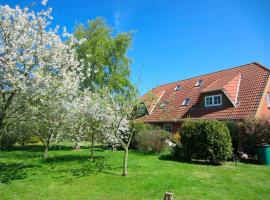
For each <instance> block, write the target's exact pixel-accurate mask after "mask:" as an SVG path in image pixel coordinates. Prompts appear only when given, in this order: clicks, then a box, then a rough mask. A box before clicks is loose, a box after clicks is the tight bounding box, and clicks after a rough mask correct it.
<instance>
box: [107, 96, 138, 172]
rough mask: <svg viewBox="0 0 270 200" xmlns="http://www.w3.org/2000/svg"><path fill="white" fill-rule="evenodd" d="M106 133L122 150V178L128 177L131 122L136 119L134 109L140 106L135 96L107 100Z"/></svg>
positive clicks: (131, 132) (113, 97)
mask: <svg viewBox="0 0 270 200" xmlns="http://www.w3.org/2000/svg"><path fill="white" fill-rule="evenodd" d="M108 99H109V100H108V111H107V112H108V114H107V118H108V119H107V129H106V130H107V131H106V132H105V134H107V135H108V136H107V137H106V138H109V139H110V141H111V140H115V141H117V142H118V143H119V144H120V145H121V146H122V148H123V149H124V152H125V153H124V159H123V174H122V175H123V176H127V175H128V170H127V167H128V151H129V145H130V142H131V139H132V137H133V133H134V131H133V120H134V119H135V118H136V108H137V107H138V106H140V105H141V104H140V103H139V101H138V99H137V98H136V95H135V93H134V95H133V96H132V95H131V96H123V95H115V96H111V97H110V98H108Z"/></svg>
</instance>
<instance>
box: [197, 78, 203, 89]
mask: <svg viewBox="0 0 270 200" xmlns="http://www.w3.org/2000/svg"><path fill="white" fill-rule="evenodd" d="M202 84H203V80H198V81H197V83H196V84H195V87H200V86H201V85H202Z"/></svg>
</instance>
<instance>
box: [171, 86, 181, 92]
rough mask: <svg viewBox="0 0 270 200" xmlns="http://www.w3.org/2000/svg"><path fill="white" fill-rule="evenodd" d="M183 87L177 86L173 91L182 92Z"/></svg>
mask: <svg viewBox="0 0 270 200" xmlns="http://www.w3.org/2000/svg"><path fill="white" fill-rule="evenodd" d="M181 88H182V87H181V85H177V86H175V88H174V89H173V91H179V90H181Z"/></svg>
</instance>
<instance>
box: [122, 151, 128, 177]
mask: <svg viewBox="0 0 270 200" xmlns="http://www.w3.org/2000/svg"><path fill="white" fill-rule="evenodd" d="M127 164H128V148H125V155H124V162H123V174H122V176H127V175H128V171H127Z"/></svg>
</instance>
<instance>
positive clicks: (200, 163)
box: [158, 154, 221, 166]
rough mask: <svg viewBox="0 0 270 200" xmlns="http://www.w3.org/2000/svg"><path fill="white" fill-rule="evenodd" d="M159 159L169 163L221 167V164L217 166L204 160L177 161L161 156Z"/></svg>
mask: <svg viewBox="0 0 270 200" xmlns="http://www.w3.org/2000/svg"><path fill="white" fill-rule="evenodd" d="M158 159H160V160H167V161H173V162H181V163H187V164H196V165H210V166H221V164H215V163H210V162H206V161H204V160H195V159H192V160H185V159H183V158H182V159H176V158H174V157H173V156H172V155H169V154H168V155H161V156H160V157H159V158H158Z"/></svg>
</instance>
